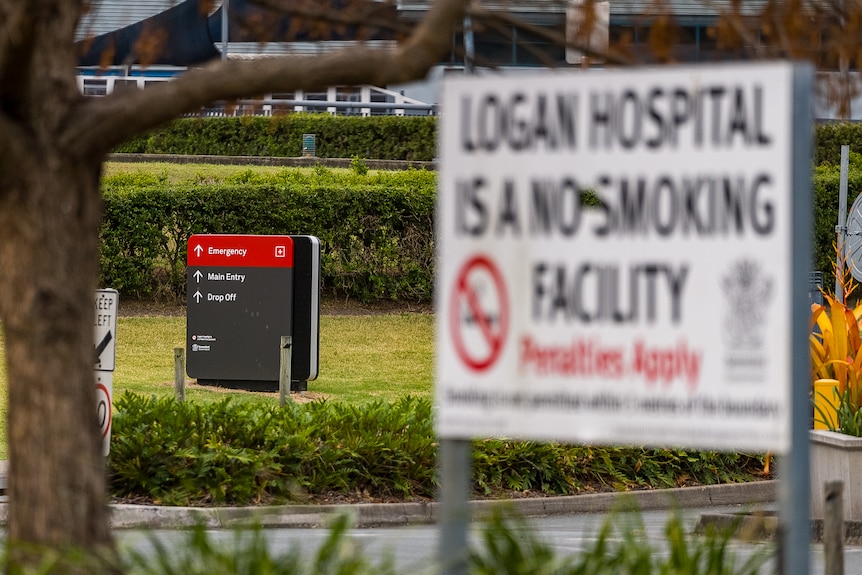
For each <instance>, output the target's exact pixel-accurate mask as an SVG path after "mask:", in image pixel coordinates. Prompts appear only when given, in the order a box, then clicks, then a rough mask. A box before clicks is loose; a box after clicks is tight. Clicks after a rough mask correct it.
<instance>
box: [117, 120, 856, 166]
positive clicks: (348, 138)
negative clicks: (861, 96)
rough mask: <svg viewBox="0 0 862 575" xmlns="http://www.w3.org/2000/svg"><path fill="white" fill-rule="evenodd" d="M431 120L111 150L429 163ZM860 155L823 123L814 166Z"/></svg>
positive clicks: (219, 132) (134, 143) (178, 129)
mask: <svg viewBox="0 0 862 575" xmlns="http://www.w3.org/2000/svg"><path fill="white" fill-rule="evenodd" d="M436 132H437V118H436V117H434V116H372V117H368V118H357V117H347V116H330V115H329V114H309V113H301V114H287V115H284V116H273V117H257V116H246V117H240V118H184V119H181V120H175V121H174V122H172V123H170V124H168V125H167V126H165V127H164V128H161V129H159V130H156V131H153V132H150V133H148V134H145V135H143V136H140V137H138V138H136V139H134V140H130V141H128V142H126V143H125V144H123V145H122V146H120V147H119V148H117V149H116V150H114V151H115V152H120V153H136V154H184V155H201V154H203V155H217V156H275V157H298V156H301V155H302V135H303V134H316V135H317V155H318V156H319V157H321V158H352V157H354V156H359V157H361V158H368V159H385V160H413V161H431V160H433V159H434V158H435V157H436V156H437V152H436V149H435V146H436ZM843 144H847V145H849V146H850V149H851V150H854V151H857V152H862V124H855V123H837V124H823V125H819V126H817V128H816V146H815V149H814V165H820V164H822V163H824V162H826V163H832V164H838V163H839V160H840V156H841V145H843Z"/></svg>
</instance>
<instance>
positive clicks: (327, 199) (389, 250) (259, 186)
mask: <svg viewBox="0 0 862 575" xmlns="http://www.w3.org/2000/svg"><path fill="white" fill-rule="evenodd" d="M369 174H373V175H369ZM435 186H436V174H435V173H434V172H429V171H425V170H406V171H400V172H398V171H396V172H371V173H365V170H361V169H354V170H353V171H352V172H351V173H346V172H344V171H341V172H338V171H335V170H330V169H328V168H325V167H323V166H317V167H316V168H314V169H313V170H311V171H308V170H296V169H288V168H285V169H283V170H282V171H280V172H278V173H277V174H276V175H274V176H262V175H259V174H256V173H255V172H252V171H251V170H246V171H243V172H239V173H237V174H236V175H234V176H233V177H231V178H229V179H228V180H226V181H221V182H211V181H210V179H209V178H208V177H207V176H205V175H201V176H200V178H199V182H198V183H185V184H181V185H170V184H168V183H167V182H166V181H164V178H163V177H160V176H154V175H141V174H133V175H128V174H119V175H116V176H113V177H110V178H106V180H105V182H104V204H105V217H104V222H103V225H102V254H101V269H102V273H101V278H100V281H101V285H104V286H111V287H113V288H115V289H117V290H119V291H120V293H121V294H122V295H123V296H124V297H128V298H146V299H157V300H163V301H164V300H167V301H171V300H173V301H178V300H180V299H182V298H183V297H184V294H185V262H186V242H187V240H188V237H189V236H190V235H191V234H194V233H235V234H311V235H314V236H317V237H319V238H320V240H321V268H322V269H321V272H322V274H321V275H322V278H321V279H322V289H323V290H324V293H329V294H333V295H338V296H345V297H349V298H353V299H358V300H361V301H372V300H377V299H400V300H408V301H430V300H431V299H432V294H433V277H434V240H433V233H434V198H435V193H436V190H435ZM838 187H839V167H838V166H836V165H830V164H823V165H820V166H818V167H817V168H816V169H815V172H814V183H813V203H814V214H813V220H814V253H813V263H812V265H813V269H815V270H820V271H822V272H823V273H824V275H827V276H828V275H829V274H831V273H832V270H833V263H834V261H835V249H834V243H835V224H836V223H837V217H838ZM860 190H862V155H860V154H857V153H855V152H852V153H851V162H850V171H849V198H848V207H849V205H851V204H852V202H853V200H854V199H855V198H856V196H857V195H858V194H859V192H860ZM827 285H828V282H827Z"/></svg>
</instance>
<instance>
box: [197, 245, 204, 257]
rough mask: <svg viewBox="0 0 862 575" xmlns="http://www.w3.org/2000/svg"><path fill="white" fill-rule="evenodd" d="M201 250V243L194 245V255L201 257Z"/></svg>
mask: <svg viewBox="0 0 862 575" xmlns="http://www.w3.org/2000/svg"><path fill="white" fill-rule="evenodd" d="M202 251H204V249H203V248H202V247H201V245H200V244H198V245H196V246H195V255H196V256H197V257H201V252H202Z"/></svg>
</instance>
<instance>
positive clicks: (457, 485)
mask: <svg viewBox="0 0 862 575" xmlns="http://www.w3.org/2000/svg"><path fill="white" fill-rule="evenodd" d="M471 449H472V445H471V443H470V441H468V440H464V439H441V440H440V517H439V518H438V521H437V522H438V524H439V526H440V530H439V532H440V550H439V552H440V555H439V560H440V566H441V573H442V575H466V573H467V554H468V549H469V546H468V544H467V526H468V524H469V523H470V508H469V506H468V500H469V498H470V477H471V468H472V466H471V465H470V458H471Z"/></svg>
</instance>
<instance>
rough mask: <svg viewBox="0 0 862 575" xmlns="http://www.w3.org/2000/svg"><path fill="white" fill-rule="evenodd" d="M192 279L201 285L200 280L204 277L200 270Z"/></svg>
mask: <svg viewBox="0 0 862 575" xmlns="http://www.w3.org/2000/svg"><path fill="white" fill-rule="evenodd" d="M192 277H193V278H195V279H196V280H198V283H201V278H202V277H204V274H202V273H201V270H198V271H196V272H195V273H194V275H193V276H192Z"/></svg>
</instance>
